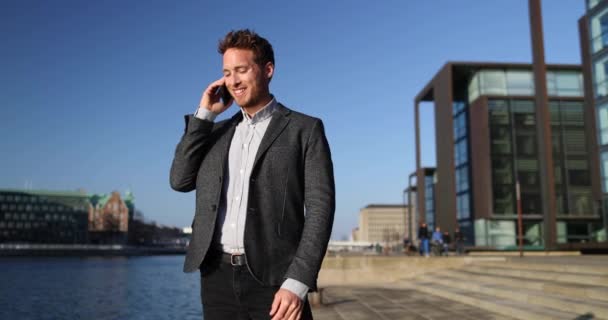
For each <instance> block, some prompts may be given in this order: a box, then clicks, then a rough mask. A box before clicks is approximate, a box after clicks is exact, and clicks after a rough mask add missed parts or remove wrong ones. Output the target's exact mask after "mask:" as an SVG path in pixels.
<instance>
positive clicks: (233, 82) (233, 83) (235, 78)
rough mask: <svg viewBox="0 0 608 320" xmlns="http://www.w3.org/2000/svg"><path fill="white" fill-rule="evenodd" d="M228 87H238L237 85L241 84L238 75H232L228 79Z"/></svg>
mask: <svg viewBox="0 0 608 320" xmlns="http://www.w3.org/2000/svg"><path fill="white" fill-rule="evenodd" d="M230 82H231V83H230V85H231V86H238V85H239V84H241V79H240V78H239V76H238V75H236V74H235V75H233V76H232V77H230Z"/></svg>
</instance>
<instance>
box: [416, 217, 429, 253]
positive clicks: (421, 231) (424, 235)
mask: <svg viewBox="0 0 608 320" xmlns="http://www.w3.org/2000/svg"><path fill="white" fill-rule="evenodd" d="M418 239H419V240H420V255H424V256H425V257H428V256H429V229H428V227H427V226H426V223H424V222H422V223H420V227H419V228H418Z"/></svg>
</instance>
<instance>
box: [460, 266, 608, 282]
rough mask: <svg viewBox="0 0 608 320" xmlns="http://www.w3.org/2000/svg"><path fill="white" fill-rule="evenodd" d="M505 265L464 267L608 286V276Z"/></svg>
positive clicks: (507, 274)
mask: <svg viewBox="0 0 608 320" xmlns="http://www.w3.org/2000/svg"><path fill="white" fill-rule="evenodd" d="M507 265H509V264H508V263H505V264H504V265H487V264H485V263H484V264H483V265H469V266H467V267H466V268H467V270H470V271H474V272H477V273H483V274H488V275H494V276H511V277H518V278H526V279H532V280H537V279H541V280H550V281H556V282H565V283H574V284H587V285H597V286H607V287H608V276H600V275H590V274H580V273H571V272H555V271H544V270H523V269H514V268H513V267H506V266H507Z"/></svg>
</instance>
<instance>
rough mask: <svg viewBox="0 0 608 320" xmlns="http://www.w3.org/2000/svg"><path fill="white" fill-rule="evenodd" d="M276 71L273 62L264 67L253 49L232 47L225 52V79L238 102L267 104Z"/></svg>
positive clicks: (256, 105)
mask: <svg viewBox="0 0 608 320" xmlns="http://www.w3.org/2000/svg"><path fill="white" fill-rule="evenodd" d="M273 72H274V66H273V65H272V63H270V62H269V63H267V64H266V65H265V66H264V67H263V68H262V67H261V66H260V65H258V64H257V63H256V62H255V56H254V53H253V51H251V50H247V49H236V48H231V49H228V50H226V52H224V79H225V81H226V87H228V91H229V92H230V94H231V95H232V96H233V97H234V100H235V102H236V104H238V105H239V106H241V107H242V108H245V109H247V108H255V107H259V106H261V104H265V103H267V102H268V101H266V100H265V99H266V98H267V97H268V96H269V90H268V83H269V82H270V78H271V77H272V73H273Z"/></svg>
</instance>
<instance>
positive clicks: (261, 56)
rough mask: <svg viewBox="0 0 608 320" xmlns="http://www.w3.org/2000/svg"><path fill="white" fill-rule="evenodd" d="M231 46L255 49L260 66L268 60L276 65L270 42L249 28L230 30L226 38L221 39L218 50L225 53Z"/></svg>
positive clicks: (254, 52) (256, 59)
mask: <svg viewBox="0 0 608 320" xmlns="http://www.w3.org/2000/svg"><path fill="white" fill-rule="evenodd" d="M230 48H237V49H248V50H251V51H253V54H254V56H255V62H256V63H257V64H259V65H260V66H263V65H265V64H266V63H267V62H272V64H273V65H274V51H273V50H272V45H271V44H270V42H268V40H266V39H264V38H262V37H260V35H258V34H257V33H255V32H254V31H251V30H249V29H241V30H232V31H230V32H228V33H227V34H226V36H225V37H224V39H222V40H220V41H219V44H218V46H217V51H218V52H219V53H220V54H224V53H225V52H226V50H228V49H230Z"/></svg>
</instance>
